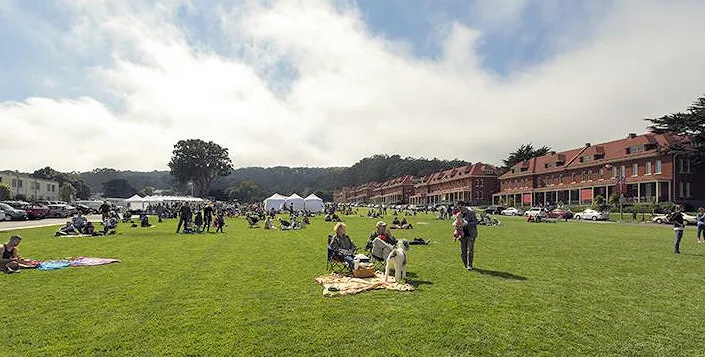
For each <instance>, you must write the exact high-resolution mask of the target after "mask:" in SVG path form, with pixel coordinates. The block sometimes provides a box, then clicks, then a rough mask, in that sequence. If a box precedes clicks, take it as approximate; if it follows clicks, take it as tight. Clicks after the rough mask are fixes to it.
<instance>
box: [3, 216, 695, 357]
mask: <svg viewBox="0 0 705 357" xmlns="http://www.w3.org/2000/svg"><path fill="white" fill-rule="evenodd" d="M386 218H387V221H391V218H392V217H391V216H387V217H386ZM345 220H346V223H347V224H348V233H349V234H350V236H351V237H352V238H353V240H354V241H355V242H356V243H357V245H358V246H360V247H364V243H365V241H366V239H367V237H368V236H369V234H370V233H371V231H372V230H373V229H374V223H375V221H376V220H375V219H368V218H361V217H346V218H345ZM502 221H503V225H502V227H499V228H495V227H480V232H479V237H478V239H477V243H476V259H475V265H476V267H478V268H479V269H481V270H480V271H476V272H468V271H465V270H463V269H462V265H461V263H460V257H459V248H458V243H454V242H453V241H452V237H451V233H452V232H451V229H450V222H449V221H437V220H434V219H432V218H431V216H430V215H429V216H423V215H419V216H417V217H413V218H412V219H411V220H410V222H412V223H414V225H415V229H414V230H409V231H395V234H396V236H397V237H398V238H407V239H412V238H414V237H422V238H424V239H431V240H433V241H434V244H431V245H429V246H412V247H411V250H410V252H409V272H410V280H411V282H412V283H414V284H415V285H416V286H417V289H416V291H414V292H395V291H372V292H365V293H362V294H359V295H353V296H343V297H336V298H326V297H323V296H322V287H321V286H319V285H318V284H316V282H315V281H314V278H315V277H316V276H319V275H322V274H324V273H325V272H326V271H325V267H326V262H325V254H326V252H325V239H326V235H327V234H328V233H329V232H330V231H331V230H332V225H331V224H329V223H326V222H323V221H322V219H321V218H319V217H317V218H314V219H313V221H312V225H311V226H309V227H307V228H306V229H305V230H302V231H285V232H282V231H265V230H263V229H248V228H247V224H246V223H245V221H244V220H243V219H242V218H240V219H232V220H230V221H228V226H226V228H225V232H226V233H225V234H202V235H185V234H178V235H177V234H174V229H175V226H176V221H174V220H171V221H165V222H164V223H161V224H158V226H157V227H156V228H129V227H128V226H126V225H124V224H123V225H121V226H120V228H119V234H117V235H115V236H110V237H90V238H76V237H62V238H54V237H53V236H52V233H53V231H54V229H53V228H39V229H27V230H21V231H18V232H19V233H20V234H22V236H23V237H24V239H23V241H22V244H21V245H20V253H21V255H22V256H24V257H31V258H35V259H58V258H63V257H69V256H95V257H105V258H118V259H121V260H122V262H121V263H117V264H111V265H106V266H99V267H78V268H66V269H63V270H58V271H47V272H43V271H36V270H34V271H33V270H27V271H23V272H22V273H21V274H12V275H0V286H2V290H3V302H2V306H3V308H1V309H0V321H1V322H2V327H3V335H4V336H3V338H2V342H0V355H3V356H5V355H7V356H83V355H94V356H124V355H128V356H161V355H174V356H186V355H189V356H246V355H306V356H309V355H354V356H377V355H380V356H381V355H400V356H401V355H403V356H413V355H416V356H446V355H447V356H457V355H473V356H474V355H503V356H507V355H509V356H526V355H557V356H581V355H588V356H609V355H613V356H644V355H647V356H648V355H652V356H697V355H705V338H704V336H705V308H703V305H704V304H705V279H704V278H703V276H704V274H705V245H699V244H696V243H695V231H694V230H693V229H692V227H691V228H690V229H689V230H687V231H686V233H685V238H684V241H683V245H682V248H681V251H682V252H683V254H682V255H680V256H674V255H673V254H672V253H671V252H672V239H673V238H672V236H673V231H672V230H670V229H669V227H668V226H654V225H636V224H633V225H629V224H614V223H592V222H567V223H565V222H560V223H526V222H524V221H523V220H521V219H512V218H504V219H502ZM417 222H425V223H427V224H420V223H417ZM12 233H14V232H3V233H0V239H1V240H3V241H5V240H6V239H7V238H8V237H9V236H10V235H11V234H12Z"/></svg>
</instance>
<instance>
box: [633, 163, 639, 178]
mask: <svg viewBox="0 0 705 357" xmlns="http://www.w3.org/2000/svg"><path fill="white" fill-rule="evenodd" d="M632 176H639V164H632Z"/></svg>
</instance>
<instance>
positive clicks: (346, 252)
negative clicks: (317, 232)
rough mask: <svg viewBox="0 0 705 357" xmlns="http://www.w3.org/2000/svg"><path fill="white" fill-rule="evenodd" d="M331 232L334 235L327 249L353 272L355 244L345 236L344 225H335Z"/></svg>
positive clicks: (340, 223)
mask: <svg viewBox="0 0 705 357" xmlns="http://www.w3.org/2000/svg"><path fill="white" fill-rule="evenodd" d="M333 230H334V231H335V234H334V235H333V236H332V237H331V240H330V245H329V246H328V249H330V250H331V251H332V252H333V254H334V255H335V257H336V258H339V259H341V260H343V261H345V262H346V263H347V264H348V267H350V271H353V270H355V259H354V258H353V255H354V254H355V251H356V250H357V247H356V246H355V243H353V242H352V240H350V237H348V235H347V234H345V224H344V223H342V222H339V223H338V224H336V225H335V228H333Z"/></svg>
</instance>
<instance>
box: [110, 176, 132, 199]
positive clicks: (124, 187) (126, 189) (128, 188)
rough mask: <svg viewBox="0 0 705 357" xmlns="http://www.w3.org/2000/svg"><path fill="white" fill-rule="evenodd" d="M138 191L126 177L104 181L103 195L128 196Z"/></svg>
mask: <svg viewBox="0 0 705 357" xmlns="http://www.w3.org/2000/svg"><path fill="white" fill-rule="evenodd" d="M135 193H137V190H135V188H134V187H132V185H130V183H129V182H127V180H125V179H115V180H110V181H108V182H105V183H103V197H120V198H128V197H130V196H132V195H134V194H135Z"/></svg>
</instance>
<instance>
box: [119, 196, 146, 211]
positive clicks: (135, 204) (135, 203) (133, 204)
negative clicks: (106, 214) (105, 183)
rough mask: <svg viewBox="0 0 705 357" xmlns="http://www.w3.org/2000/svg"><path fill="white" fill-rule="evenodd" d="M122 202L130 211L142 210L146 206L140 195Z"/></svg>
mask: <svg viewBox="0 0 705 357" xmlns="http://www.w3.org/2000/svg"><path fill="white" fill-rule="evenodd" d="M124 202H125V204H126V205H127V209H129V210H132V211H137V210H143V209H145V206H146V204H145V200H144V198H142V197H141V196H140V195H134V196H132V197H130V198H128V199H126V200H125V201H124Z"/></svg>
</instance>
